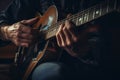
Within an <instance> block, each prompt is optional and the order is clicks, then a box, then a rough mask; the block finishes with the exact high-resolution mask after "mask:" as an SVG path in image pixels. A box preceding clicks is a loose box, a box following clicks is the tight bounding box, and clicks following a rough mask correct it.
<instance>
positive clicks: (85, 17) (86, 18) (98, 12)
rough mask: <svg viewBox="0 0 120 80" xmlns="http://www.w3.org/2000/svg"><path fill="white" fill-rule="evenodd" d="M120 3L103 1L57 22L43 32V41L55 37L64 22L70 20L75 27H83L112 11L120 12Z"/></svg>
mask: <svg viewBox="0 0 120 80" xmlns="http://www.w3.org/2000/svg"><path fill="white" fill-rule="evenodd" d="M119 4H120V1H119V0H105V1H104V2H102V3H100V4H97V5H95V6H93V7H90V8H88V9H86V10H83V11H81V12H79V13H77V14H74V15H72V16H71V17H70V18H65V19H64V20H61V21H59V22H58V23H57V24H53V25H51V26H50V28H48V30H46V31H44V34H45V39H49V38H51V37H53V36H55V34H56V32H57V31H58V28H59V25H60V24H62V23H64V22H65V20H71V21H72V22H74V24H75V25H76V26H78V27H79V26H80V25H83V24H85V23H88V22H90V21H92V20H95V19H97V18H99V17H101V16H104V15H106V14H108V13H110V12H113V11H120V6H119Z"/></svg>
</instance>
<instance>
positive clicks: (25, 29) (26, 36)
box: [1, 18, 39, 47]
mask: <svg viewBox="0 0 120 80" xmlns="http://www.w3.org/2000/svg"><path fill="white" fill-rule="evenodd" d="M37 21H38V18H33V19H29V20H23V21H20V22H17V23H15V24H13V25H11V26H4V27H1V29H2V30H3V31H2V34H3V35H4V38H5V39H6V40H11V41H12V42H13V43H15V44H16V45H17V46H23V47H28V46H29V45H30V44H32V43H33V42H35V41H36V40H37V37H38V36H39V35H38V34H39V31H38V30H37V29H33V28H31V26H32V25H33V24H35V23H36V22H37Z"/></svg>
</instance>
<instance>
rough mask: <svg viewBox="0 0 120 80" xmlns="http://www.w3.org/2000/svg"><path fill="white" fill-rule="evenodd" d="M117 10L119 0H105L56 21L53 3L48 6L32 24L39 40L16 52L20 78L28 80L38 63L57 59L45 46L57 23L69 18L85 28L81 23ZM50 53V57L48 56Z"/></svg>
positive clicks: (53, 34)
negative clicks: (39, 34)
mask: <svg viewBox="0 0 120 80" xmlns="http://www.w3.org/2000/svg"><path fill="white" fill-rule="evenodd" d="M119 12H120V0H105V2H102V3H100V4H97V5H95V6H93V7H90V8H88V9H86V10H83V11H81V12H78V13H77V14H74V15H72V16H71V17H70V18H65V19H63V20H61V21H59V22H57V18H58V11H57V8H56V6H55V5H52V6H50V7H49V8H48V10H47V11H46V12H45V14H44V15H43V16H39V17H40V19H39V21H38V22H37V23H36V24H35V25H34V28H36V29H39V30H40V32H41V33H42V36H41V38H40V40H39V41H38V42H37V43H36V44H34V45H32V46H30V47H29V48H27V49H26V48H23V47H19V49H18V52H17V53H16V58H15V62H16V64H17V66H18V67H19V66H20V68H21V73H22V74H23V75H22V76H23V78H22V80H28V79H29V77H30V75H31V73H32V71H33V70H34V68H35V67H36V66H37V65H38V64H40V63H42V62H45V61H51V60H57V59H58V56H60V54H59V53H57V54H56V53H49V52H48V50H47V48H48V46H49V44H50V39H51V38H52V37H54V36H55V34H56V32H57V31H58V28H59V25H60V24H61V23H64V22H65V20H71V21H72V22H73V23H74V24H75V25H76V27H80V28H81V29H86V28H87V26H82V25H84V24H86V23H88V22H91V21H93V20H96V19H99V18H101V17H103V16H105V15H107V14H110V13H117V14H120V13H119ZM41 39H42V40H41ZM58 52H59V51H58ZM51 55H52V58H50V57H51ZM29 80H30V79H29Z"/></svg>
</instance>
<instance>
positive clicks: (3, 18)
mask: <svg viewBox="0 0 120 80" xmlns="http://www.w3.org/2000/svg"><path fill="white" fill-rule="evenodd" d="M30 2H31V1H30ZM30 2H28V1H27V0H13V1H12V2H11V3H10V4H9V5H8V7H7V8H6V9H5V10H3V11H1V12H0V24H2V23H5V24H13V23H15V22H17V21H20V20H22V19H28V18H30V17H33V14H34V12H35V10H34V8H33V7H34V6H32V5H31V4H30ZM33 4H34V3H33ZM28 13H29V15H28Z"/></svg>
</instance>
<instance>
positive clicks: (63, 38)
mask: <svg viewBox="0 0 120 80" xmlns="http://www.w3.org/2000/svg"><path fill="white" fill-rule="evenodd" d="M88 26H89V27H88V28H87V29H85V30H82V31H81V30H79V29H78V28H77V29H75V27H76V26H75V25H74V24H73V23H72V22H70V21H66V22H65V23H64V24H61V25H60V28H59V30H58V32H57V33H56V39H57V43H58V46H59V47H62V48H64V49H65V50H66V51H67V52H68V53H69V54H70V55H71V56H74V57H78V56H79V57H84V56H85V55H86V53H88V51H89V43H88V37H89V36H88V34H89V33H91V32H96V31H97V30H98V27H96V26H93V25H88Z"/></svg>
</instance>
